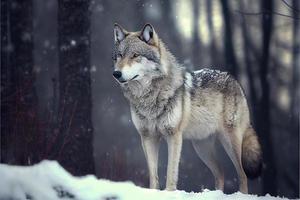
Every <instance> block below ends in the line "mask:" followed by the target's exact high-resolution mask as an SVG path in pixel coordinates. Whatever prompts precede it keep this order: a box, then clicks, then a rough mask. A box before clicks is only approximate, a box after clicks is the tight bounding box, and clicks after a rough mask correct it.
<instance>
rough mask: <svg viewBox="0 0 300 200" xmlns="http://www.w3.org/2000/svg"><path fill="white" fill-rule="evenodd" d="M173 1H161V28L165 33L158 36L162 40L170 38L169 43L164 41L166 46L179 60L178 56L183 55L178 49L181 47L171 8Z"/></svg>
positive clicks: (180, 49) (161, 32)
mask: <svg viewBox="0 0 300 200" xmlns="http://www.w3.org/2000/svg"><path fill="white" fill-rule="evenodd" d="M172 4H173V1H172V0H163V1H161V6H162V16H163V17H162V19H164V20H163V21H161V23H162V26H161V27H165V29H164V30H165V31H164V32H163V31H160V34H161V35H162V36H163V38H166V39H168V38H170V39H169V41H168V42H167V41H166V44H167V46H168V47H169V49H171V51H172V53H174V55H175V56H176V57H177V58H178V59H180V60H181V58H180V56H182V55H183V52H182V48H178V46H181V40H180V35H179V32H178V29H177V28H176V24H175V19H176V18H175V15H174V11H173V8H172Z"/></svg>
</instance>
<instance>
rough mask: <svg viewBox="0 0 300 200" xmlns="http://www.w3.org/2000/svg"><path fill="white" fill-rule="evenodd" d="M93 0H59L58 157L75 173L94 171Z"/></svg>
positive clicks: (81, 173)
mask: <svg viewBox="0 0 300 200" xmlns="http://www.w3.org/2000/svg"><path fill="white" fill-rule="evenodd" d="M89 6H90V1H89V0H72V1H70V0H59V1H58V37H59V41H58V43H59V44H58V46H59V49H60V52H59V99H60V100H59V115H60V119H59V121H60V123H59V132H60V135H59V136H60V137H59V138H60V139H59V140H58V144H57V145H58V147H59V148H58V151H57V152H56V155H55V156H56V158H57V159H58V161H59V162H60V163H61V164H62V165H63V166H64V167H65V168H66V169H68V170H69V171H70V172H71V173H73V174H75V175H84V174H91V173H94V159H93V146H92V145H93V143H92V139H93V126H92V120H91V109H92V102H91V78H90V9H89Z"/></svg>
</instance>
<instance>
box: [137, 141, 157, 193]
mask: <svg viewBox="0 0 300 200" xmlns="http://www.w3.org/2000/svg"><path fill="white" fill-rule="evenodd" d="M141 139H142V146H143V150H144V153H145V157H146V160H147V164H148V170H149V178H150V188H151V189H159V179H158V174H157V166H158V152H159V141H160V138H159V137H144V136H141Z"/></svg>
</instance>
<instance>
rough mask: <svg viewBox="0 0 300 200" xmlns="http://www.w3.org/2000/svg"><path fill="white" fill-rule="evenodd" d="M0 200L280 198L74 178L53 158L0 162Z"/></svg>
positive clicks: (91, 178) (87, 177) (252, 199)
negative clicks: (27, 162) (24, 162)
mask: <svg viewBox="0 0 300 200" xmlns="http://www.w3.org/2000/svg"><path fill="white" fill-rule="evenodd" d="M0 177H1V179H0V199H1V200H3V199H11V200H16V199H18V200H23V199H24V200H25V199H32V200H33V199H35V200H39V199H42V200H57V199H78V200H135V199H137V200H140V199H143V200H153V199H155V200H174V199H175V200H176V199H187V200H202V199H203V200H204V199H209V200H210V199H224V200H226V199H239V200H244V199H249V200H254V199H265V200H272V199H281V198H278V197H277V198H275V197H271V196H270V195H267V196H265V197H257V196H255V195H245V194H241V193H239V192H237V193H234V194H230V195H225V194H223V192H221V191H209V190H204V191H203V192H201V193H187V192H184V191H173V192H170V191H160V190H153V189H146V188H141V187H138V186H135V185H134V184H133V183H131V182H112V181H108V180H102V179H97V178H96V177H95V176H93V175H87V176H84V177H74V176H72V175H71V174H70V173H68V172H67V171H65V170H64V169H63V168H62V167H61V166H60V165H59V164H58V163H57V162H56V161H47V160H45V161H42V162H41V163H39V164H36V165H33V166H29V167H20V166H10V165H6V164H0Z"/></svg>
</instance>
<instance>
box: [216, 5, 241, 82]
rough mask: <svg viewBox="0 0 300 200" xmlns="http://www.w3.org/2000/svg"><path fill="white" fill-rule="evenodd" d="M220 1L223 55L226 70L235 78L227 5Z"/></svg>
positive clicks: (236, 71)
mask: <svg viewBox="0 0 300 200" xmlns="http://www.w3.org/2000/svg"><path fill="white" fill-rule="evenodd" d="M220 1H221V4H222V12H223V18H224V22H225V25H224V28H225V38H224V55H225V61H226V68H227V69H228V71H229V72H230V73H231V74H232V75H233V76H235V77H236V76H237V74H238V68H237V61H236V56H235V52H234V44H233V40H232V36H233V35H232V34H233V31H232V24H231V16H230V9H229V3H228V0H220Z"/></svg>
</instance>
